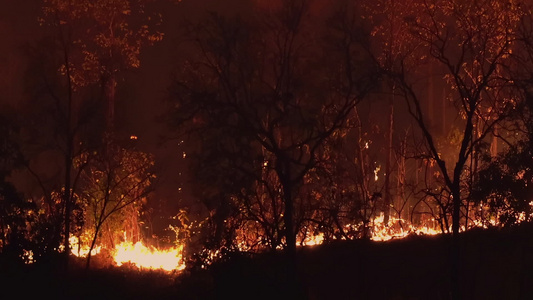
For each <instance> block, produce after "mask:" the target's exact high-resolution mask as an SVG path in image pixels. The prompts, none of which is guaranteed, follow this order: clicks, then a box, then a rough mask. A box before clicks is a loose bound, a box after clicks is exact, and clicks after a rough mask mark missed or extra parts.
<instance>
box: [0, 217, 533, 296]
mask: <svg viewBox="0 0 533 300" xmlns="http://www.w3.org/2000/svg"><path fill="white" fill-rule="evenodd" d="M450 245H451V238H450V237H449V236H422V237H421V236H416V237H408V238H406V239H403V240H396V241H389V242H371V241H350V242H346V241H345V242H337V243H333V244H328V245H322V246H315V247H308V248H301V249H299V250H298V253H297V256H296V259H295V260H288V259H287V258H286V257H285V256H284V255H281V254H280V253H276V254H264V255H259V256H254V257H250V256H247V255H235V256H233V257H231V258H230V259H229V260H228V261H227V262H223V263H219V264H215V265H214V266H212V268H210V269H209V270H188V271H186V272H184V273H183V274H181V275H179V276H176V275H175V274H174V275H172V276H169V275H168V274H165V273H163V272H155V271H152V272H139V271H135V270H134V269H132V268H129V267H127V266H124V267H121V268H116V267H115V268H101V269H93V270H90V271H85V270H83V269H77V270H72V271H70V272H68V273H64V272H62V271H58V270H55V271H54V270H53V269H52V268H50V267H47V268H37V267H22V268H19V269H11V270H10V271H9V270H8V271H6V270H5V269H4V268H3V271H1V272H2V273H1V274H2V276H3V277H4V279H2V280H1V281H0V282H1V284H3V285H4V286H3V287H2V289H1V290H2V291H6V292H7V291H11V292H12V293H14V294H16V295H19V296H20V299H32V298H43V296H45V295H49V296H51V297H53V298H54V299H96V298H98V299H287V298H290V299H296V298H303V299H449V298H450V294H449V278H450V266H451V264H450V260H449V257H450ZM460 247H461V257H460V280H461V287H460V288H461V293H462V296H463V299H533V272H531V270H532V267H533V255H532V254H533V226H532V225H523V226H520V227H517V228H513V229H510V230H507V229H493V230H476V231H470V232H466V233H463V234H462V235H461V237H460ZM294 261H295V263H291V262H294Z"/></svg>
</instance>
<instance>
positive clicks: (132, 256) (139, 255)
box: [113, 242, 185, 272]
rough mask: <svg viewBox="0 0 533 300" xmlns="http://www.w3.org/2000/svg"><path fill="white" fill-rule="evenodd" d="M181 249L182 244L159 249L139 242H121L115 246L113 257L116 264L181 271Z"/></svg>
mask: <svg viewBox="0 0 533 300" xmlns="http://www.w3.org/2000/svg"><path fill="white" fill-rule="evenodd" d="M182 250H183V247H182V246H180V247H175V248H170V249H166V250H159V249H156V248H154V247H147V246H145V245H143V244H142V243H141V242H137V243H135V244H133V243H131V242H122V243H120V244H119V245H117V246H116V248H115V253H114V255H113V258H114V260H115V263H116V264H117V265H118V266H121V265H123V264H125V263H131V264H133V265H135V266H137V267H138V268H141V269H152V270H153V269H162V270H165V271H169V272H170V271H181V270H183V269H185V264H184V263H183V257H182Z"/></svg>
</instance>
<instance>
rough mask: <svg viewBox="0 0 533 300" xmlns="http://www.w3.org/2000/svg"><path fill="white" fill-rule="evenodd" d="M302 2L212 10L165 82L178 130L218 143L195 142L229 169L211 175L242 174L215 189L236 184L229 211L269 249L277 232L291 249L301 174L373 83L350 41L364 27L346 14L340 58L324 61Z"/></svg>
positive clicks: (338, 46) (325, 56)
mask: <svg viewBox="0 0 533 300" xmlns="http://www.w3.org/2000/svg"><path fill="white" fill-rule="evenodd" d="M307 7H308V3H307V1H288V2H285V3H284V4H283V5H282V7H281V8H280V9H279V10H276V11H275V12H274V13H272V14H266V15H267V16H266V17H261V16H259V15H253V17H252V18H243V17H242V16H239V17H233V18H231V17H223V16H220V15H216V14H212V15H211V16H210V18H209V19H208V21H207V22H204V23H201V24H199V25H197V26H196V27H192V28H191V29H190V30H189V33H190V34H191V35H190V40H191V41H192V42H193V45H194V49H195V50H194V51H195V53H197V54H198V56H196V57H193V58H190V59H188V61H187V63H186V65H185V67H184V69H185V72H184V73H183V75H181V76H179V77H178V78H176V81H175V85H174V87H173V91H174V94H173V96H174V97H175V100H176V102H175V103H176V104H175V106H174V108H175V109H174V115H173V116H172V117H171V120H172V122H173V123H174V124H175V125H178V126H179V128H180V129H181V130H182V132H187V133H190V134H192V133H196V132H202V135H203V136H204V137H205V136H206V134H205V133H206V132H208V134H207V136H208V137H210V138H218V139H220V138H223V139H224V141H223V142H222V141H220V140H219V141H216V142H215V144H210V143H208V141H210V140H209V139H208V140H207V141H206V140H205V138H204V140H200V141H198V142H199V144H200V145H201V148H200V151H202V152H201V153H200V155H204V154H205V155H213V157H215V158H216V159H217V162H216V165H220V166H224V167H225V168H224V170H229V169H233V170H234V171H230V173H225V174H224V173H221V174H216V173H215V174H213V176H227V174H234V173H235V172H238V173H240V174H241V175H239V176H232V177H230V178H227V180H224V181H222V182H221V183H222V184H223V186H222V187H220V188H221V189H222V190H224V186H225V187H226V188H227V187H232V186H235V187H238V186H240V187H242V189H241V190H238V191H234V194H232V195H227V196H226V197H227V198H226V200H225V201H226V202H227V203H230V201H228V200H229V199H234V200H236V202H237V203H238V204H239V205H236V208H237V209H239V210H240V209H241V208H242V209H243V210H244V211H247V212H248V216H249V217H251V219H252V220H255V221H257V222H258V223H259V224H263V225H261V226H262V227H263V229H262V230H264V233H263V234H264V235H265V236H269V235H270V237H269V240H271V242H269V244H270V245H271V246H276V245H277V244H278V243H279V240H281V238H283V239H284V240H285V242H284V245H285V248H286V250H287V251H288V253H294V252H295V247H296V241H297V233H298V232H299V230H300V228H299V226H300V225H301V224H302V222H299V221H297V220H299V219H301V218H303V217H304V214H303V213H301V211H300V210H301V209H303V210H304V211H305V209H306V208H303V202H302V201H303V198H302V196H301V189H302V187H303V186H304V185H305V178H306V176H307V175H308V174H309V172H310V171H311V170H313V169H314V168H315V167H316V166H317V162H318V160H319V155H320V151H321V149H322V147H323V146H324V145H325V144H326V143H327V142H328V138H329V137H331V136H332V135H334V134H336V133H337V131H338V130H340V129H341V128H343V127H345V126H346V122H347V119H348V117H349V116H350V114H351V113H352V112H353V110H354V108H355V106H356V105H357V103H359V101H361V99H362V98H363V96H364V95H365V93H366V92H367V91H368V90H369V88H370V86H371V82H372V80H371V78H370V77H369V76H368V73H370V72H369V70H367V69H363V68H360V65H359V64H358V63H359V61H358V59H361V54H360V53H359V52H361V51H359V50H358V48H357V43H356V40H357V39H359V38H361V36H362V35H363V34H362V33H363V30H362V29H361V28H360V27H358V25H359V24H358V23H357V22H356V21H357V20H356V19H353V20H352V19H349V18H348V17H353V16H348V17H346V16H345V17H346V19H345V20H344V21H346V22H345V23H344V24H341V26H343V25H344V26H346V27H341V28H340V29H342V30H344V31H340V32H337V35H336V36H335V39H336V42H337V44H335V45H334V48H335V49H334V51H336V54H338V55H336V56H334V57H331V56H328V52H327V51H328V50H331V48H330V49H326V48H325V47H323V45H324V44H323V42H324V41H325V40H324V39H322V38H321V35H319V34H318V33H320V30H322V28H320V27H319V26H317V27H312V26H311V23H310V22H309V21H310V16H309V12H308V10H307ZM316 20H317V19H315V21H316ZM313 30H317V32H316V33H315V34H312V32H313ZM312 74H314V75H312ZM339 77H340V78H343V79H342V80H341V81H338V78H339ZM212 145H217V146H216V147H210V148H211V149H212V150H208V146H212ZM245 149H247V150H249V152H247V153H246V154H244V155H243V154H242V153H241V151H244V150H245ZM209 153H211V154H209ZM209 170H213V169H212V168H210V169H209ZM215 170H217V169H215ZM217 171H218V170H217ZM243 178H244V180H242V179H243ZM249 180H251V181H252V182H250V181H249ZM227 181H230V183H229V184H226V183H225V182H227ZM215 182H220V181H215ZM230 190H232V188H230ZM241 206H244V207H241ZM241 211H242V210H241ZM266 216H268V218H265V217H266ZM279 226H282V228H281V230H279ZM269 228H270V229H269ZM268 230H270V231H271V233H270V234H265V232H268ZM275 232H280V233H281V236H280V237H277V233H275Z"/></svg>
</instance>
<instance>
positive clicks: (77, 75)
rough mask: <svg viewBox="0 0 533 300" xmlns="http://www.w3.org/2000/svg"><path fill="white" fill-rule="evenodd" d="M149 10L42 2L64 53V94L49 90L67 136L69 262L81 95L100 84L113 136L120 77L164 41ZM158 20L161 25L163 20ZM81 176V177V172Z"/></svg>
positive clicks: (105, 0) (107, 2)
mask: <svg viewBox="0 0 533 300" xmlns="http://www.w3.org/2000/svg"><path fill="white" fill-rule="evenodd" d="M144 9H145V3H144V1H129V0H98V1H69V0H43V5H42V10H43V14H42V18H41V19H40V22H41V24H42V25H47V26H48V27H49V28H51V32H52V36H53V41H54V43H55V46H56V50H58V52H59V53H60V60H59V61H58V62H59V63H58V65H57V66H56V68H57V69H56V70H59V72H60V74H61V75H63V76H64V78H63V83H62V84H61V85H60V87H61V88H63V89H64V92H60V93H58V92H57V91H56V90H54V89H52V88H50V87H49V92H50V96H51V97H52V98H53V99H54V100H55V102H56V104H57V107H58V109H59V110H60V111H59V112H58V114H59V115H60V116H61V125H62V126H61V128H62V130H63V131H64V133H63V134H62V135H63V137H62V139H63V141H62V145H61V146H60V147H61V148H62V149H61V150H62V152H63V160H64V185H63V190H64V192H63V195H64V196H63V198H64V199H63V203H64V209H63V210H62V211H63V215H64V216H63V218H62V219H63V221H64V222H63V224H64V235H63V241H64V242H63V244H64V245H65V249H66V251H65V253H66V255H67V256H68V254H69V252H70V246H69V237H70V228H71V224H70V222H71V214H72V209H73V205H74V204H73V203H74V194H75V188H76V186H75V183H76V178H78V177H79V176H78V175H76V174H75V171H74V170H73V167H74V166H73V161H74V160H75V159H76V158H77V156H78V155H80V154H81V153H83V152H84V150H86V149H81V148H80V147H78V145H80V143H79V139H80V137H79V134H80V132H79V130H80V128H79V126H78V125H79V123H80V120H83V117H82V116H81V115H80V111H81V107H82V104H81V103H82V101H81V99H82V97H83V96H81V95H80V90H81V89H82V88H84V87H89V86H91V85H94V84H95V83H99V84H100V87H101V89H102V98H103V99H105V100H106V102H107V109H105V111H106V112H107V117H106V131H108V132H109V133H110V134H111V133H112V130H113V119H114V106H115V87H116V83H117V78H116V77H117V74H118V73H119V71H121V70H127V69H130V68H138V67H139V65H140V58H139V55H140V50H141V47H142V46H143V45H146V44H151V43H153V42H156V41H159V40H161V38H162V36H163V35H162V33H160V32H157V31H155V32H151V30H150V28H149V25H148V24H150V23H149V20H151V19H150V18H149V17H147V18H146V19H142V18H140V17H142V16H144V12H145V11H144ZM153 20H155V22H153V23H155V25H158V24H159V23H160V21H161V19H160V15H159V18H154V19H153ZM54 62H55V61H54ZM81 145H83V143H81ZM78 148H80V149H78ZM87 163H88V162H87ZM79 166H80V167H82V165H79ZM77 172H78V174H79V172H81V169H78V170H77Z"/></svg>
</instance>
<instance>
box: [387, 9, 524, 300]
mask: <svg viewBox="0 0 533 300" xmlns="http://www.w3.org/2000/svg"><path fill="white" fill-rule="evenodd" d="M416 8H417V9H416V14H413V15H410V16H407V17H404V20H405V22H406V23H407V24H408V25H409V28H410V33H411V35H412V37H413V39H412V41H410V46H409V47H407V49H406V51H405V52H404V54H403V56H402V57H401V59H400V60H399V61H398V66H399V67H398V68H396V69H391V68H385V71H386V72H387V73H388V74H389V75H390V78H392V80H394V82H395V84H396V86H397V90H398V94H399V96H401V97H402V98H403V99H405V102H406V105H407V108H408V111H409V114H410V115H411V116H412V117H413V119H414V121H415V123H416V124H417V126H418V128H419V129H420V132H421V135H422V137H423V139H424V141H425V144H426V154H427V155H428V156H429V157H430V158H431V159H432V160H433V161H435V163H436V165H437V166H438V168H439V171H440V174H441V175H442V178H443V181H444V185H445V188H446V192H447V193H448V197H449V198H450V199H451V203H452V212H451V219H452V232H453V236H454V241H457V236H458V233H459V230H460V225H461V219H462V217H461V207H462V206H464V202H463V200H464V198H465V195H467V194H468V191H466V190H465V189H464V188H463V185H462V183H464V181H463V180H464V178H465V170H466V167H467V165H468V163H469V158H470V157H472V155H474V154H475V153H476V151H478V150H479V149H481V147H480V145H481V144H482V143H484V141H485V140H486V139H487V138H488V137H490V135H491V134H492V132H493V130H494V128H495V126H496V125H497V124H498V123H499V122H500V121H501V120H502V119H504V118H505V117H506V116H507V113H508V109H509V108H510V107H511V106H512V104H511V103H512V101H511V99H509V98H507V97H506V95H507V89H508V88H509V86H510V85H509V78H508V74H507V73H506V72H505V70H504V69H502V68H501V66H505V65H508V61H509V54H510V53H511V51H512V48H513V45H514V43H515V41H516V29H517V26H518V21H519V20H520V13H521V12H520V10H519V5H518V3H515V2H514V1H507V2H501V1H468V2H464V1H454V0H442V1H441V0H435V1H433V0H432V1H420V2H419V3H417V6H416ZM420 57H422V58H423V60H422V61H423V62H428V61H434V62H435V63H437V64H438V65H440V66H441V67H442V69H443V71H444V79H445V80H446V81H445V82H444V84H447V85H449V86H450V87H451V89H452V91H453V101H454V104H455V107H456V109H457V114H458V115H459V116H460V117H461V119H460V120H457V124H456V126H458V128H460V135H459V140H460V146H459V149H458V151H457V152H456V153H454V154H453V155H450V158H449V159H447V160H446V159H445V158H444V155H443V153H442V151H441V150H440V149H439V148H438V145H437V143H436V142H435V140H436V134H435V132H434V131H432V129H431V127H430V126H429V125H428V116H427V115H426V114H425V113H424V110H423V109H422V107H423V102H424V97H423V95H422V94H421V92H420V88H419V87H417V85H416V82H417V78H418V77H419V76H420V75H421V74H423V73H421V72H420V70H421V68H420V67H421V64H420V63H415V64H413V63H412V62H413V61H416V60H415V59H419V58H420ZM454 249H455V250H454V251H455V252H454V259H453V262H454V263H455V265H454V270H453V271H452V274H453V276H457V275H458V273H457V272H458V271H457V269H456V268H457V263H458V245H455V247H454ZM452 293H453V296H454V297H458V278H457V277H454V278H452Z"/></svg>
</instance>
